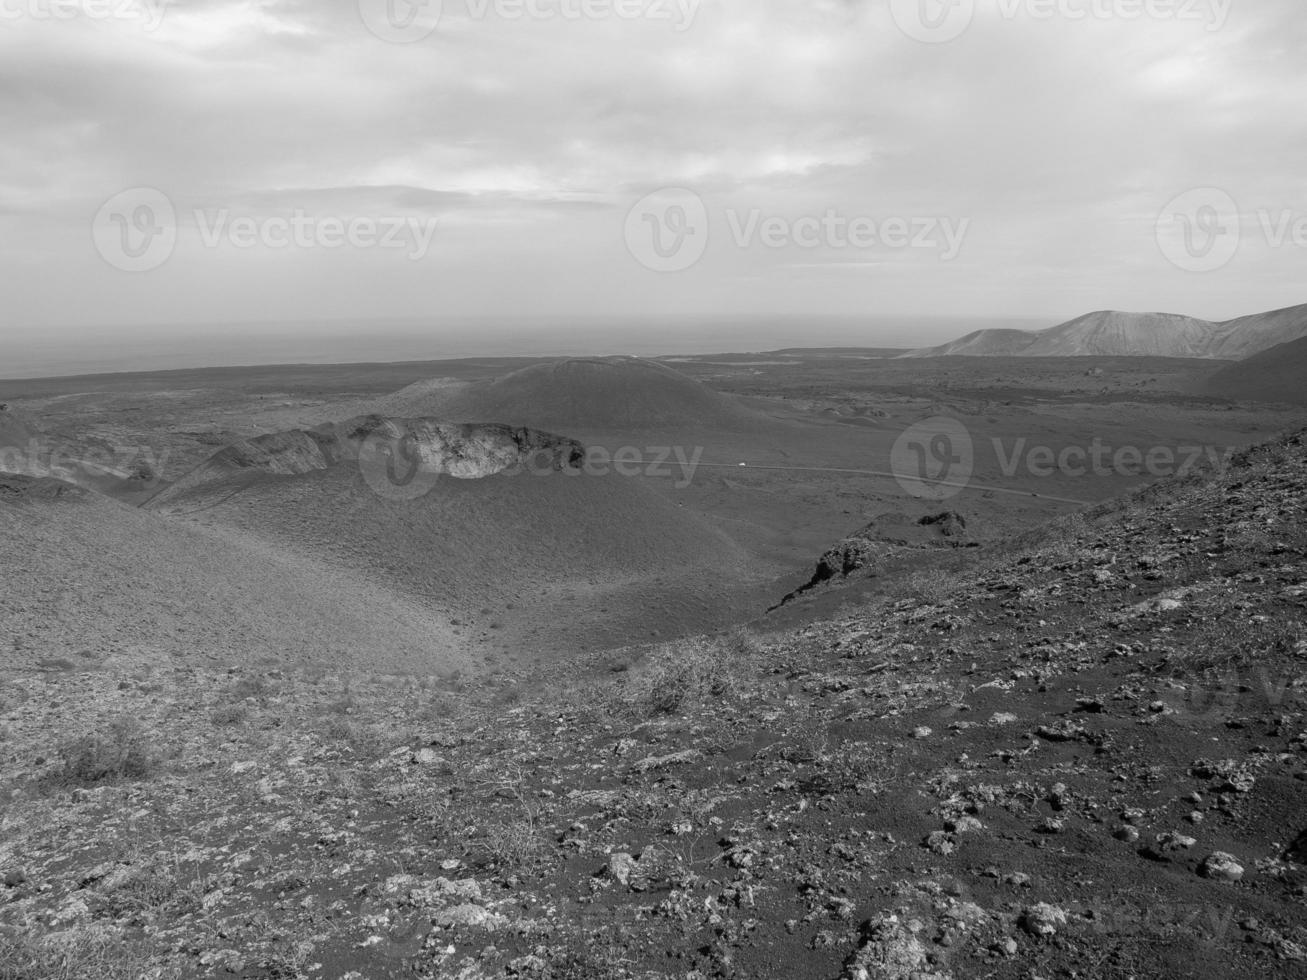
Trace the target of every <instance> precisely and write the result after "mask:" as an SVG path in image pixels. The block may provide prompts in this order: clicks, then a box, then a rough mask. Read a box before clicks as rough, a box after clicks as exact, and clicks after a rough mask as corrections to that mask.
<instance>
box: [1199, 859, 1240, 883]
mask: <svg viewBox="0 0 1307 980" xmlns="http://www.w3.org/2000/svg"><path fill="white" fill-rule="evenodd" d="M1200 873H1201V874H1202V876H1203V877H1204V878H1211V879H1212V880H1213V881H1229V882H1236V881H1242V880H1243V865H1241V864H1240V863H1239V862H1238V859H1236V858H1235V856H1234V855H1233V854H1227V853H1226V852H1225V851H1216V852H1214V853H1212V854H1209V855H1208V856H1207V858H1206V859H1204V861H1203V864H1202V868H1201V869H1200Z"/></svg>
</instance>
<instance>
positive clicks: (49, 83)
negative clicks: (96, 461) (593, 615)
mask: <svg viewBox="0 0 1307 980" xmlns="http://www.w3.org/2000/svg"><path fill="white" fill-rule="evenodd" d="M391 2H392V3H393V4H394V7H393V11H392V12H394V13H395V14H396V16H397V17H398V18H399V19H397V20H394V21H392V24H402V23H403V17H404V16H405V14H406V12H408V13H411V12H412V11H407V8H406V4H407V0H391ZM952 2H953V3H954V4H958V5H960V6H959V7H957V8H954V7H952V6H950V5H949V2H948V0H920V4H921V7H920V9H921V10H922V11H924V13H925V14H927V15H932V14H938V15H939V16H940V17H941V18H942V19H941V20H940V21H939V22H938V23H939V24H945V25H946V26H947V28H948V30H950V31H951V30H953V29H955V28H956V23H954V22H950V21H948V19H947V18H948V16H949V15H951V14H956V13H957V11H962V12H965V7H966V4H967V2H968V0H952ZM385 5H386V0H382V2H381V3H380V4H374V3H372V2H371V0H364V8H365V9H364V11H362V12H361V11H360V7H359V4H358V3H356V2H353V0H313V2H309V0H264V2H250V0H190V2H186V0H177V2H176V3H172V4H167V5H165V6H162V7H161V6H159V5H158V4H156V3H146V2H145V0H0V126H2V127H3V132H4V136H3V141H2V142H0V250H2V253H3V254H2V255H0V258H2V259H3V268H4V273H3V275H4V279H3V285H0V330H9V331H13V332H14V333H15V335H16V334H17V333H18V332H20V331H28V330H30V329H32V328H41V329H42V330H43V331H45V335H46V339H47V340H48V339H49V338H50V337H51V336H60V335H62V333H63V332H66V333H67V335H68V336H70V337H72V336H75V335H76V332H77V329H78V328H81V327H84V326H86V325H97V324H98V325H103V324H178V325H185V324H192V323H212V322H215V321H260V322H265V321H270V320H278V319H289V320H304V319H309V318H318V317H331V318H350V317H360V318H364V317H428V316H430V317H440V316H453V315H466V314H472V313H476V314H504V315H543V316H558V315H564V316H565V315H568V314H589V315H605V316H606V315H611V316H612V317H613V318H614V321H615V322H617V321H620V319H621V318H622V316H624V315H626V316H637V315H638V316H639V317H642V318H647V317H649V316H653V315H658V314H662V313H666V314H687V313H691V314H710V313H751V312H759V313H762V312H765V313H768V314H780V313H796V314H834V315H867V316H869V317H871V316H885V315H895V314H909V313H910V314H920V315H935V316H938V315H962V316H967V315H975V316H978V317H988V318H993V317H1002V316H1009V315H1010V316H1013V317H1029V316H1034V317H1047V318H1049V322H1050V323H1051V322H1054V321H1055V320H1056V319H1057V318H1059V317H1062V316H1071V315H1075V314H1078V313H1080V312H1085V311H1088V310H1091V309H1099V308H1107V307H1112V308H1121V309H1144V310H1154V309H1156V310H1168V311H1174V312H1184V313H1191V314H1195V315H1199V316H1207V317H1212V318H1221V317H1227V316H1234V315H1238V314H1242V313H1250V312H1256V311H1259V310H1262V309H1269V308H1272V307H1276V306H1286V305H1292V304H1295V303H1300V302H1303V301H1304V300H1307V296H1305V295H1304V294H1303V291H1302V283H1303V279H1304V276H1303V270H1304V266H1305V260H1307V242H1303V243H1301V244H1299V243H1296V242H1295V241H1294V234H1293V229H1294V227H1295V226H1294V223H1293V222H1294V221H1296V220H1299V219H1302V218H1304V217H1307V181H1305V180H1304V174H1303V163H1304V160H1307V127H1305V126H1304V124H1303V106H1304V104H1307V85H1305V84H1304V67H1303V66H1304V63H1305V62H1304V58H1303V51H1304V50H1307V19H1305V18H1304V17H1303V15H1302V10H1301V6H1302V0H1174V2H1173V3H1168V2H1165V0H1148V3H1147V5H1146V4H1145V0H1024V2H1020V0H978V3H977V9H976V10H975V12H974V16H973V17H972V18H971V21H970V24H969V26H968V27H966V29H965V30H963V31H961V33H960V34H959V35H958V36H957V37H955V38H953V39H951V40H947V41H942V40H940V39H939V38H938V37H936V38H930V39H927V40H925V41H923V40H916V39H914V38H912V37H909V36H908V34H907V33H905V30H904V18H905V17H910V16H912V12H913V11H914V10H916V9H918V8H917V0H910V2H908V3H899V2H898V0H894V2H893V3H891V2H890V0H808V2H802V3H801V2H798V0H703V2H702V3H700V4H695V3H693V0H666V2H665V3H664V0H643V2H638V3H635V4H634V5H633V4H632V3H631V0H611V2H607V3H605V2H603V0H585V2H584V3H583V0H534V2H525V3H524V4H521V5H518V4H514V3H513V0H494V2H490V3H489V6H484V4H483V0H445V3H444V4H443V10H442V16H441V17H440V20H439V22H438V24H436V25H435V27H434V30H432V31H431V32H430V33H429V35H427V36H425V37H424V38H422V39H420V40H411V41H410V42H409V43H392V42H390V41H387V40H383V39H382V38H380V37H378V36H377V32H374V31H373V30H370V29H369V27H368V25H367V24H366V23H365V21H367V20H369V19H371V20H372V21H373V22H374V26H375V18H376V16H377V12H378V10H383V12H384V8H385ZM619 8H620V10H619ZM1145 8H1146V9H1145ZM517 10H521V11H522V14H523V15H522V16H520V17H515V16H513V15H514V12H515V11H517ZM551 12H552V13H553V15H554V16H550V17H547V16H543V15H545V14H549V13H551ZM619 12H620V13H622V14H625V15H630V14H631V13H632V12H636V13H640V14H642V15H641V16H634V17H632V16H619ZM56 14H58V16H55V15H56ZM430 14H431V8H425V9H421V8H419V10H418V12H417V15H416V16H418V17H419V18H420V17H424V16H430ZM573 15H576V16H573ZM896 15H897V18H896ZM1136 15H1137V16H1136ZM417 23H418V26H419V27H421V26H424V24H423V22H422V21H420V20H419V21H418V22H417ZM921 23H922V24H924V25H926V27H927V28H928V27H929V25H930V24H932V23H936V22H934V21H930V20H929V19H927V20H924V21H922V22H921ZM425 26H430V25H429V24H428V25H425ZM911 26H912V25H911V24H908V25H907V27H908V28H909V30H911ZM396 29H397V30H398V29H399V28H396ZM381 33H385V32H384V30H383V31H381ZM669 187H671V188H683V189H685V190H687V191H690V192H693V194H695V195H697V200H701V201H702V203H703V208H704V215H705V220H706V222H707V223H706V224H705V225H703V226H702V227H700V226H698V225H694V226H693V227H691V228H690V239H691V241H692V243H700V242H706V248H704V249H703V250H702V255H697V256H692V258H694V259H695V260H694V261H690V262H689V264H688V265H686V267H685V268H678V269H676V270H674V271H661V272H660V271H656V270H655V269H654V268H651V267H650V262H649V261H647V259H648V255H647V254H644V251H643V248H642V246H640V245H639V244H638V243H637V245H636V247H635V248H634V249H633V248H632V244H631V235H632V227H633V226H634V228H635V229H636V231H635V234H636V235H637V237H638V235H639V233H640V232H639V229H640V228H645V230H646V231H647V232H648V233H649V234H650V235H653V234H654V233H655V232H657V233H665V234H666V235H667V236H668V237H667V238H666V239H665V240H664V244H666V243H667V242H671V243H673V244H674V243H675V241H676V237H675V236H676V234H677V231H678V229H683V227H684V226H683V223H682V222H683V219H684V218H685V217H686V214H687V213H688V214H689V218H690V219H691V220H692V221H693V220H697V219H695V215H694V213H693V209H691V210H690V212H677V214H676V215H673V216H672V217H670V218H669V217H667V216H666V215H665V214H664V215H663V218H664V219H666V227H665V228H663V227H657V223H658V220H659V219H658V218H657V217H656V216H655V218H653V219H651V220H650V221H649V222H648V223H647V224H645V223H642V218H641V215H640V214H639V213H637V214H636V215H635V217H634V218H633V219H632V221H628V213H629V212H630V211H631V208H632V206H633V205H635V204H636V202H637V201H640V200H641V199H642V198H645V196H646V195H649V194H650V193H652V192H655V191H658V190H659V189H661V188H669ZM1203 187H1214V188H1219V189H1221V190H1222V191H1224V192H1225V193H1227V194H1228V195H1229V196H1230V198H1231V199H1232V200H1233V201H1234V202H1236V203H1237V207H1238V209H1239V212H1240V216H1241V225H1240V229H1241V231H1242V235H1241V238H1240V240H1239V243H1238V248H1237V251H1235V252H1234V254H1233V255H1232V256H1230V257H1228V258H1227V259H1226V260H1225V261H1224V263H1223V264H1222V265H1221V266H1220V267H1219V268H1216V269H1211V270H1207V271H1195V270H1193V269H1189V268H1184V267H1182V266H1183V264H1177V263H1176V262H1174V261H1172V260H1171V259H1169V258H1168V256H1167V254H1166V252H1165V249H1164V248H1162V247H1159V241H1158V232H1157V225H1158V219H1159V215H1160V214H1162V212H1163V209H1164V208H1165V207H1166V206H1167V204H1168V202H1170V201H1172V200H1173V199H1174V198H1176V196H1177V195H1179V194H1181V193H1182V192H1185V191H1187V190H1190V189H1192V188H1203ZM134 188H151V189H154V190H155V191H158V192H160V193H161V194H162V195H164V197H165V198H166V200H167V202H168V203H169V205H170V206H171V207H172V208H173V209H174V210H175V213H176V216H177V218H176V226H175V229H173V231H174V232H175V241H174V242H173V243H172V244H171V245H170V247H169V248H168V251H167V255H166V258H165V259H164V260H162V261H160V262H158V263H157V264H154V263H152V262H147V263H146V264H148V265H151V266H152V267H150V268H148V269H147V270H145V271H124V269H122V268H120V267H119V266H120V265H121V264H122V263H117V264H116V263H115V262H114V261H112V260H106V258H105V256H104V254H103V251H104V247H105V246H106V242H109V239H106V238H104V237H103V234H104V233H105V229H106V228H108V229H109V232H108V233H109V234H117V233H122V234H123V235H128V236H130V235H131V234H134V233H136V230H137V229H134V228H133V227H132V223H133V221H135V220H136V217H137V216H138V215H137V214H136V212H134V211H133V210H132V209H131V208H128V210H127V211H126V212H124V213H123V215H122V216H120V218H118V219H113V218H112V216H107V217H106V216H105V215H104V214H102V213H101V212H102V206H103V205H104V204H105V202H106V201H110V200H112V199H114V198H115V196H116V195H120V194H121V192H124V191H129V190H131V189H134ZM127 200H128V202H129V204H130V202H131V198H130V197H129V198H128V199H127ZM654 200H655V202H656V201H657V200H659V199H658V198H655V199H654ZM689 200H695V198H690V199H689ZM1259 211H1265V212H1266V213H1267V215H1268V216H1270V217H1271V218H1272V227H1273V228H1279V230H1280V231H1282V232H1284V233H1285V234H1284V235H1283V236H1282V238H1281V239H1280V240H1278V241H1276V240H1275V235H1272V234H1268V233H1266V231H1265V230H1264V228H1263V225H1265V224H1266V222H1265V221H1264V220H1263V219H1262V217H1260V216H1259ZM97 214H100V215H101V221H102V222H106V221H107V222H112V221H114V220H117V222H118V223H117V224H113V223H109V224H107V225H104V226H103V227H101V228H100V233H101V235H102V237H101V238H100V239H98V240H97V238H96V237H95V235H93V222H94V221H95V220H96V216H97ZM155 217H156V218H157V217H158V215H157V214H156V215H155ZM894 219H902V222H903V224H904V225H905V226H906V229H907V232H908V236H907V237H908V241H907V242H906V243H905V242H904V241H902V240H899V239H898V238H897V236H896V234H895V232H897V231H898V230H900V229H899V223H898V222H896V221H895V220H894ZM296 221H298V226H297V225H296ZM887 221H888V222H889V225H888V227H887V226H886V224H885V223H886V222H887ZM932 221H933V222H934V225H933V226H930V225H929V223H930V222H932ZM236 222H240V223H239V224H235V223H236ZM270 222H271V224H270ZM324 222H325V226H324ZM359 222H362V224H359ZM859 222H860V223H859ZM297 227H298V231H296V228H297ZM339 228H344V229H352V231H351V232H350V233H351V234H352V235H353V236H354V237H353V241H352V242H346V243H345V244H343V245H342V244H340V242H339V238H340V235H339V234H338V233H337V232H338V229H339ZM873 228H874V231H875V235H876V240H875V242H874V243H872V242H869V241H867V240H865V239H866V238H867V235H868V234H869V233H871V231H872V229H873ZM251 229H253V235H254V238H253V239H250V240H247V236H246V237H243V236H244V234H245V232H247V231H250V230H251ZM840 229H842V232H841V231H840ZM932 229H933V230H932ZM360 230H361V232H362V233H363V234H362V235H361V239H360V234H359V233H360ZM1227 230H1228V229H1227ZM749 231H752V236H751V237H749V236H747V235H745V233H746V232H749ZM369 232H371V233H372V234H373V236H374V237H372V238H369V237H368V233H369ZM859 232H861V233H862V234H861V238H862V239H863V240H861V241H859V242H855V243H851V242H849V241H848V240H847V239H848V236H849V234H850V233H854V235H855V237H858V233H859ZM950 232H951V239H950V234H949V233H950ZM387 234H389V235H390V237H391V241H390V244H389V245H386V246H383V245H382V244H381V239H382V238H383V237H385V236H386V235H387ZM700 235H702V238H700V237H699V236H700ZM885 238H889V239H891V241H890V242H888V243H887V242H886V241H885V240H884V239H885ZM126 240H127V239H124V241H126ZM97 241H98V245H99V246H100V247H97ZM682 243H683V242H682ZM109 244H110V245H111V244H112V243H111V242H109ZM687 261H688V260H687ZM0 373H3V372H0Z"/></svg>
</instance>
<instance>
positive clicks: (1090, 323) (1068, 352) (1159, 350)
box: [904, 305, 1307, 360]
mask: <svg viewBox="0 0 1307 980" xmlns="http://www.w3.org/2000/svg"><path fill="white" fill-rule="evenodd" d="M1304 336H1307V305H1305V306H1295V307H1290V308H1287V309H1283V310H1275V311H1272V312H1270V313H1261V314H1256V315H1253V316H1246V317H1240V318H1238V319H1235V320H1227V321H1224V322H1220V323H1216V322H1211V321H1207V320H1199V319H1196V318H1195V317H1189V316H1178V315H1176V314H1171V313H1121V312H1117V311H1100V312H1097V313H1089V314H1087V315H1085V316H1082V317H1078V318H1077V319H1075V320H1071V321H1069V322H1067V323H1063V324H1060V325H1058V326H1055V327H1050V328H1049V329H1047V330H1038V331H1026V330H979V331H977V332H975V333H972V334H968V335H967V336H965V337H962V338H959V339H958V340H955V341H952V342H951V343H947V344H943V345H941V346H939V347H928V348H924V349H922V350H917V351H913V352H912V353H910V354H907V355H904V356H906V357H947V356H964V357H1089V356H1094V357H1198V358H1219V359H1224V360H1240V359H1242V358H1245V357H1250V356H1252V355H1253V354H1257V353H1259V352H1261V351H1264V350H1267V349H1268V348H1271V347H1274V346H1276V345H1277V344H1282V343H1286V342H1288V341H1292V340H1297V339H1299V338H1301V337H1304Z"/></svg>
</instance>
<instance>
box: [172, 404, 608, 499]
mask: <svg viewBox="0 0 1307 980" xmlns="http://www.w3.org/2000/svg"><path fill="white" fill-rule="evenodd" d="M584 461H585V447H584V446H582V445H581V444H580V443H579V442H577V441H576V440H574V439H568V438H566V437H564V436H557V435H554V434H552V433H548V432H540V431H538V430H535V429H526V428H519V427H514V426H508V425H498V424H494V423H484V424H461V423H447V422H440V421H437V420H435V419H394V418H386V417H385V416H381V415H364V416H360V417H358V418H353V419H349V420H348V421H345V422H337V423H327V424H324V425H320V426H317V427H316V428H313V429H293V430H290V431H288V432H274V433H270V434H268V435H262V436H256V437H254V438H253V439H246V440H243V441H241V442H237V443H233V444H232V445H230V446H227V447H226V448H224V449H222V450H219V451H218V452H217V453H215V454H214V455H213V456H211V457H209V459H207V460H206V461H205V462H203V463H201V464H200V465H199V466H197V467H196V468H195V469H193V470H192V471H191V472H189V473H187V474H186V475H185V476H183V477H181V478H180V479H179V480H177V481H176V482H175V483H173V484H172V485H171V486H169V487H167V488H165V489H164V490H162V491H160V492H159V493H158V494H157V495H156V496H155V497H154V498H153V499H151V501H150V505H151V506H159V505H163V504H167V503H168V502H171V501H174V500H177V499H178V498H180V497H182V496H184V495H187V494H189V493H193V492H200V491H203V490H204V489H205V488H206V486H209V485H213V486H214V487H215V489H216V487H217V485H219V484H230V483H232V482H241V481H245V480H248V479H250V478H251V477H253V478H258V477H259V476H266V477H273V478H276V477H291V476H299V475H303V474H306V473H312V472H315V471H318V470H326V469H330V468H331V467H333V466H340V465H353V466H359V465H363V466H374V467H375V466H383V467H384V466H388V465H389V466H393V467H394V468H396V469H398V470H404V469H410V468H412V467H414V466H420V467H421V469H422V471H423V472H424V473H427V474H429V475H438V476H448V477H452V478H454V479H457V480H479V479H484V478H486V477H490V476H495V475H497V474H500V473H504V472H507V471H509V470H512V469H514V468H516V467H519V466H530V467H531V468H532V469H533V470H535V471H537V472H538V471H540V470H542V469H554V470H559V471H561V470H564V469H579V468H580V467H581V466H582V464H583V463H584Z"/></svg>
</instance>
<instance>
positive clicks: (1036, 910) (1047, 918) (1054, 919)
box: [1021, 902, 1066, 936]
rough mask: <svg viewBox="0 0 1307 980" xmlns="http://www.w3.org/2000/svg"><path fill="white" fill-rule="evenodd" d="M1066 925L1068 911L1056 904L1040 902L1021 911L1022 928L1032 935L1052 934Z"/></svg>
mask: <svg viewBox="0 0 1307 980" xmlns="http://www.w3.org/2000/svg"><path fill="white" fill-rule="evenodd" d="M1064 925H1066V912H1065V911H1064V910H1063V909H1060V908H1058V907H1057V906H1056V905H1049V904H1048V903H1047V902H1040V903H1039V904H1038V905H1032V906H1030V908H1028V909H1026V910H1025V911H1024V912H1022V913H1021V928H1023V929H1024V930H1026V932H1028V933H1030V934H1031V935H1032V936H1051V935H1053V934H1054V933H1056V932H1057V930H1058V927H1059V926H1064Z"/></svg>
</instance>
